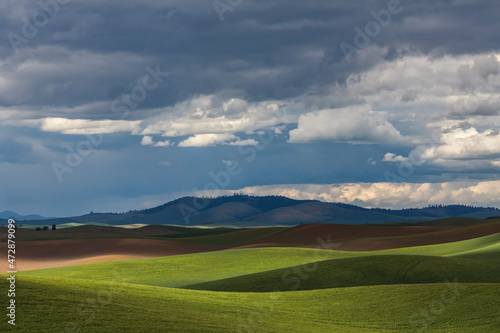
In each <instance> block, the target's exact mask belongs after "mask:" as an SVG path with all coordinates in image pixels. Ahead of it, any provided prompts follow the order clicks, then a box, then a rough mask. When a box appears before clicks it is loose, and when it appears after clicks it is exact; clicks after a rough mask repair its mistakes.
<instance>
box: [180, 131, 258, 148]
mask: <svg viewBox="0 0 500 333" xmlns="http://www.w3.org/2000/svg"><path fill="white" fill-rule="evenodd" d="M258 144H259V143H258V142H257V141H256V140H253V139H249V140H241V139H240V138H239V137H237V136H236V135H234V134H229V133H210V134H196V135H193V136H191V137H189V138H187V139H186V140H184V141H182V142H181V143H179V147H209V146H215V145H231V146H254V145H258Z"/></svg>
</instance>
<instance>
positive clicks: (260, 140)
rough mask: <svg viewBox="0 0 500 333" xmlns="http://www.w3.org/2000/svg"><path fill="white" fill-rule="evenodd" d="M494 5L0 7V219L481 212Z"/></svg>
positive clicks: (490, 130) (499, 200) (492, 85)
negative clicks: (285, 202)
mask: <svg viewBox="0 0 500 333" xmlns="http://www.w3.org/2000/svg"><path fill="white" fill-rule="evenodd" d="M499 13H500V3H498V2H497V1H472V0H447V1H444V0H443V1H436V0H432V1H431V0H428V1H411V0H401V1H398V0H386V1H378V0H377V1H374V0H372V1H323V0H321V1H319V0H310V1H302V0H300V1H299V0H287V1H284V0H282V1H276V0H271V1H254V0H215V1H212V0H203V1H202V0H179V1H173V0H141V1H138V0H108V1H97V0H85V1H84V0H41V1H40V2H39V1H27V0H16V1H14V0H11V1H2V2H0V38H1V42H0V179H1V181H0V211H2V210H13V211H16V212H18V213H20V214H28V213H38V214H42V215H45V216H70V215H80V214H85V213H88V212H89V211H94V212H96V211H99V212H123V211H128V210H131V209H143V208H150V207H154V206H156V205H159V204H162V203H164V202H167V201H170V200H173V199H176V198H178V197H181V196H185V195H210V196H213V195H219V194H231V193H246V194H252V195H267V194H279V195H285V196H289V197H292V198H300V199H304V198H306V199H319V200H323V201H329V202H345V203H353V204H356V205H360V206H363V207H385V208H404V207H422V206H426V205H429V204H471V205H478V206H494V207H500V175H499V174H500V173H499V172H500V131H499V129H500V90H499V88H500V39H499V38H498V31H500V23H499V20H498V14H499Z"/></svg>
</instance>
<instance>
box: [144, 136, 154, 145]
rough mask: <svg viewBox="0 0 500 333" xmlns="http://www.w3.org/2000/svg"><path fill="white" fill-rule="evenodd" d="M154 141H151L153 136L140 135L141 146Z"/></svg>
mask: <svg viewBox="0 0 500 333" xmlns="http://www.w3.org/2000/svg"><path fill="white" fill-rule="evenodd" d="M153 143H154V141H153V138H152V137H151V136H148V135H146V136H144V137H142V140H141V146H150V145H152V144H153Z"/></svg>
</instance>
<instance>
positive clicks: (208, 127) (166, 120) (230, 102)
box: [141, 95, 293, 137]
mask: <svg viewBox="0 0 500 333" xmlns="http://www.w3.org/2000/svg"><path fill="white" fill-rule="evenodd" d="M292 119H293V117H291V116H289V115H287V114H286V110H281V106H280V104H279V102H278V101H266V102H260V103H248V102H247V101H245V100H243V99H239V98H228V99H224V98H219V97H218V96H215V95H204V96H198V97H196V98H193V99H190V100H187V101H184V102H182V103H179V104H176V105H175V106H173V107H171V108H166V109H165V110H163V112H162V113H161V114H160V115H159V116H156V117H154V118H151V119H149V120H146V121H145V127H144V129H143V130H142V132H141V134H143V135H151V134H161V135H163V136H166V137H178V136H184V135H193V134H211V133H220V134H223V133H226V134H234V133H236V132H247V133H252V132H254V131H255V130H258V129H262V128H269V127H274V126H276V125H278V124H281V123H289V122H291V121H293V120H292Z"/></svg>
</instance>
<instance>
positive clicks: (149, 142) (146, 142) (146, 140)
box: [141, 135, 172, 147]
mask: <svg viewBox="0 0 500 333" xmlns="http://www.w3.org/2000/svg"><path fill="white" fill-rule="evenodd" d="M171 145H172V142H170V141H168V140H166V141H158V142H155V141H154V140H153V137H151V136H148V135H146V136H143V137H142V140H141V146H152V147H168V146H171Z"/></svg>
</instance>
